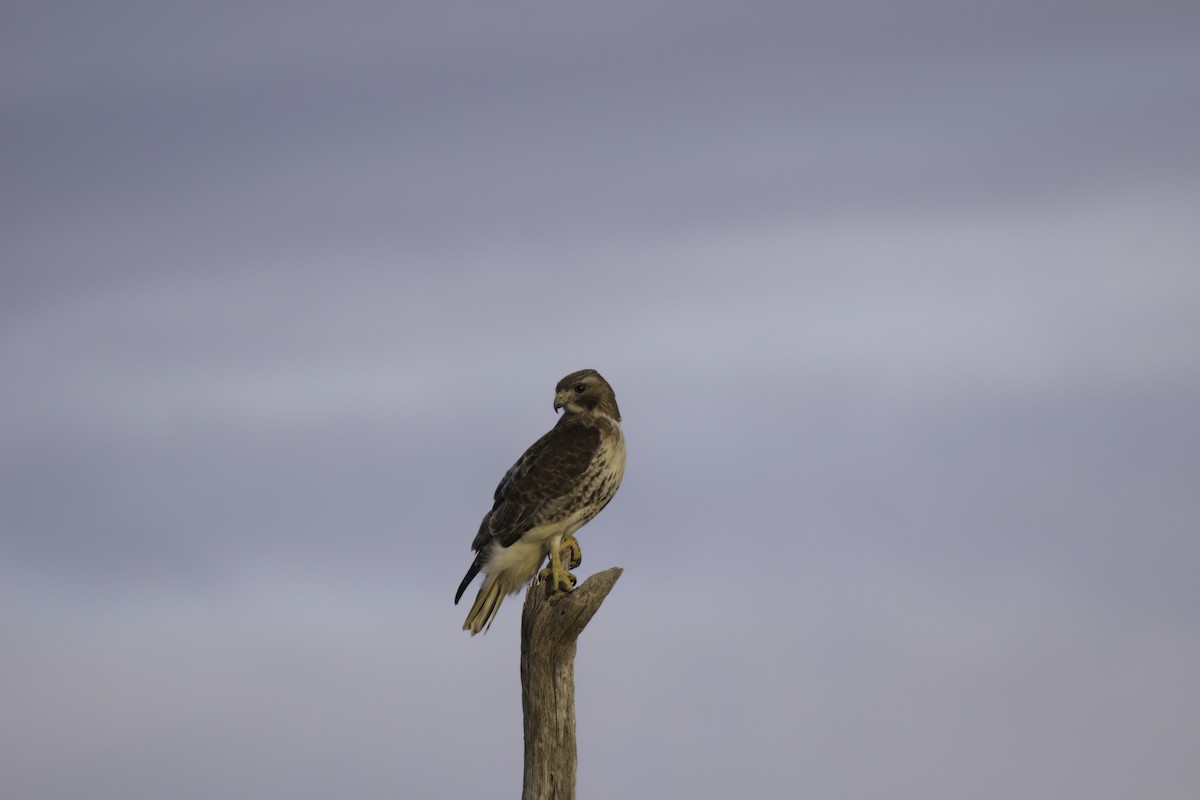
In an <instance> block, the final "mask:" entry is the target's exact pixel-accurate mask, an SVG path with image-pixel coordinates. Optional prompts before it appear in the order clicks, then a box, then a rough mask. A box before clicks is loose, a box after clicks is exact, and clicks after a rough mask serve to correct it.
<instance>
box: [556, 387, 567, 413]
mask: <svg viewBox="0 0 1200 800" xmlns="http://www.w3.org/2000/svg"><path fill="white" fill-rule="evenodd" d="M566 404H567V393H566V392H559V393H558V394H556V395H554V413H555V414H557V413H558V410H559V409H560V408H562V407H563V406H565V405H566Z"/></svg>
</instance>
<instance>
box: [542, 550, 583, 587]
mask: <svg viewBox="0 0 1200 800" xmlns="http://www.w3.org/2000/svg"><path fill="white" fill-rule="evenodd" d="M538 577H539V578H541V579H542V580H544V581H550V593H551V594H554V593H555V592H573V591H575V576H574V575H572V574H571V573H570V572H568V571H567V568H566V567H564V566H563V565H562V564H560V563H559V561H558V559H556V558H552V559H550V566H548V567H546V568H545V569H543V570H542V571H541V572H539V573H538Z"/></svg>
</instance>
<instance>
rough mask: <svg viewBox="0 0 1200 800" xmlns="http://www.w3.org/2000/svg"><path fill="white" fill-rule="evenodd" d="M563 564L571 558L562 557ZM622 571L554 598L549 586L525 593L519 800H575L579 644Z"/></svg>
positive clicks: (598, 577) (599, 575)
mask: <svg viewBox="0 0 1200 800" xmlns="http://www.w3.org/2000/svg"><path fill="white" fill-rule="evenodd" d="M563 556H564V560H565V557H566V556H567V552H566V551H564V552H563ZM621 572H622V570H621V568H620V567H613V568H612V569H606V570H604V571H603V572H598V573H596V574H595V575H593V576H591V577H590V578H588V579H587V580H586V581H584V582H583V583H582V584H581V585H580V586H578V587H577V588H576V589H575V591H573V592H570V593H563V592H560V593H559V594H556V595H550V593H549V589H550V584H549V582H548V581H541V582H540V583H538V584H536V585H534V586H531V587H530V588H529V589H528V590H526V592H525V607H524V608H523V609H522V611H521V709H522V710H523V711H524V715H525V782H524V789H523V790H522V792H521V800H575V765H576V761H577V756H576V752H575V643H576V640H577V639H578V638H579V634H580V633H582V632H583V629H584V626H586V625H587V624H588V622H590V621H591V619H592V617H593V616H595V614H596V612H597V611H598V610H600V604H601V603H603V602H604V598H605V597H607V596H608V593H609V592H610V591H612V588H613V585H614V584H615V583H616V582H617V578H619V577H621Z"/></svg>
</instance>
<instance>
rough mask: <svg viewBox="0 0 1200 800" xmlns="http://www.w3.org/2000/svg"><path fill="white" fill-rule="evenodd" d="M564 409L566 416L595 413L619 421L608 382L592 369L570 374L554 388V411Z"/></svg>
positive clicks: (614, 397) (615, 398) (619, 415)
mask: <svg viewBox="0 0 1200 800" xmlns="http://www.w3.org/2000/svg"><path fill="white" fill-rule="evenodd" d="M560 408H562V409H565V410H566V413H567V414H585V413H597V414H604V415H606V416H609V417H612V418H613V419H615V420H616V421H617V422H620V421H621V412H620V410H619V409H618V408H617V396H616V395H615V394H613V390H612V387H611V386H609V385H608V381H606V380H604V378H603V377H601V375H600V373H599V372H596V370H594V369H581V370H579V372H572V373H571V374H570V375H568V376H567V377H565V378H563V379H562V380H561V381H559V382H558V386H555V387H554V410H555V411H558V410H559V409H560Z"/></svg>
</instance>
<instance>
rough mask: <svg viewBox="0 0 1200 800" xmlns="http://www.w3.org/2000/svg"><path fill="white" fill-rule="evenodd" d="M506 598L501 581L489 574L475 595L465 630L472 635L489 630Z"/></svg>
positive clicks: (464, 626)
mask: <svg viewBox="0 0 1200 800" xmlns="http://www.w3.org/2000/svg"><path fill="white" fill-rule="evenodd" d="M503 599H504V589H503V588H502V587H501V586H500V581H498V580H496V576H495V575H488V576H487V577H486V578H484V580H483V586H481V587H479V594H478V595H477V596H476V597H475V603H474V604H473V605H472V606H471V613H469V614H467V621H466V622H464V623H463V630H464V631H470V632H471V635H472V636H474V635H475V634H477V633H479V632H480V631H483V630H487V629H488V628H490V627H491V626H492V619H493V618H494V617H495V616H496V612H497V611H499V610H500V602H501V601H502V600H503Z"/></svg>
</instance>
